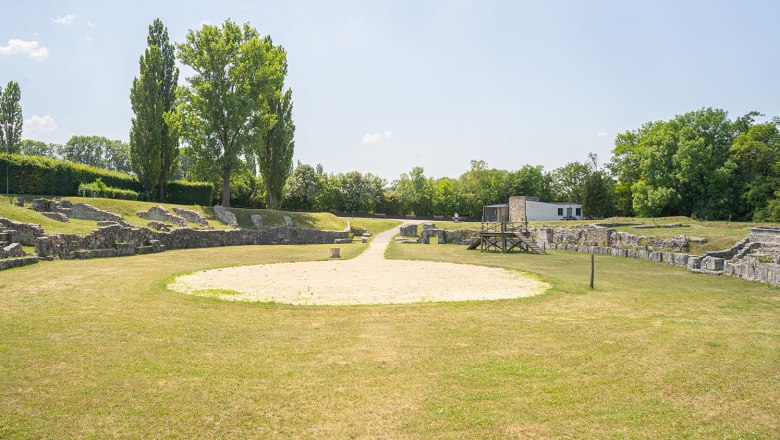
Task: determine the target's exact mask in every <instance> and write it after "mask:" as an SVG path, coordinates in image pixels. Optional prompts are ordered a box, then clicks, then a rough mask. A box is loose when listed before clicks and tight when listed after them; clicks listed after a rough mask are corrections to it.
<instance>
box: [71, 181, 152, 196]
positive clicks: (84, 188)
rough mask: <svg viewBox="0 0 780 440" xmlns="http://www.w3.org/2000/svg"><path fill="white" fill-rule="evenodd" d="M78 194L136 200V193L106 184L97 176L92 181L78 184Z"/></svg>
mask: <svg viewBox="0 0 780 440" xmlns="http://www.w3.org/2000/svg"><path fill="white" fill-rule="evenodd" d="M78 191H79V196H81V197H104V198H107V199H120V200H138V193H137V192H135V191H131V190H129V189H118V188H111V187H109V186H106V184H105V183H103V180H102V179H101V178H99V177H98V178H97V180H95V181H94V182H93V183H82V184H81V185H79V189H78Z"/></svg>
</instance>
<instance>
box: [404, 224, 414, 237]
mask: <svg viewBox="0 0 780 440" xmlns="http://www.w3.org/2000/svg"><path fill="white" fill-rule="evenodd" d="M401 235H402V236H404V237H417V225H406V226H401Z"/></svg>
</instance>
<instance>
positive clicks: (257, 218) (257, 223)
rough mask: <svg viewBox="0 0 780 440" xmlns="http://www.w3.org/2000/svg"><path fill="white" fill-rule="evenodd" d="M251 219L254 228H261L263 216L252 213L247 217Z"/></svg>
mask: <svg viewBox="0 0 780 440" xmlns="http://www.w3.org/2000/svg"><path fill="white" fill-rule="evenodd" d="M249 218H250V219H251V220H252V224H253V225H255V228H257V229H262V228H263V216H262V215H260V214H252V215H251V216H250V217H249Z"/></svg>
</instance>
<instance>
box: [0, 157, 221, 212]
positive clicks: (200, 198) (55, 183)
mask: <svg viewBox="0 0 780 440" xmlns="http://www.w3.org/2000/svg"><path fill="white" fill-rule="evenodd" d="M6 169H8V177H9V180H8V183H9V185H10V188H9V192H11V193H13V194H40V195H50V196H76V195H78V190H79V185H81V184H83V183H85V184H89V183H93V182H95V181H96V180H97V179H101V180H102V181H103V183H105V184H106V185H107V186H110V187H112V188H117V189H125V190H130V191H135V192H141V184H140V183H139V182H138V180H137V179H136V178H135V177H134V176H131V175H130V174H124V173H120V172H117V171H110V170H104V169H101V168H95V167H91V166H87V165H82V164H78V163H73V162H70V161H67V160H57V159H51V158H48V157H43V156H20V155H16V154H10V155H9V154H2V155H0V184H2V186H5V183H6ZM2 190H5V188H2ZM211 190H212V188H211V184H209V183H204V182H185V181H175V182H170V183H169V184H168V200H167V201H168V202H170V203H181V204H183V205H204V206H208V205H210V204H211Z"/></svg>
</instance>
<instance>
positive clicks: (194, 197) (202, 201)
mask: <svg viewBox="0 0 780 440" xmlns="http://www.w3.org/2000/svg"><path fill="white" fill-rule="evenodd" d="M212 189H213V187H212V185H211V184H210V183H208V182H190V181H186V180H172V181H170V182H168V194H167V196H166V201H167V202H169V203H181V204H182V205H201V206H210V205H211V202H212Z"/></svg>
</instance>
